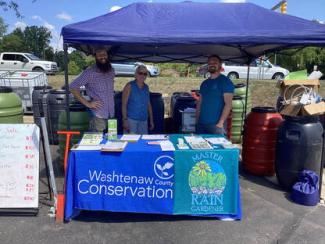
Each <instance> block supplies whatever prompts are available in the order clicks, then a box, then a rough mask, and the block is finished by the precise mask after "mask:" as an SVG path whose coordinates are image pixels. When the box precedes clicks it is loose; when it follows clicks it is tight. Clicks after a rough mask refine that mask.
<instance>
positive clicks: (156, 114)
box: [114, 92, 165, 134]
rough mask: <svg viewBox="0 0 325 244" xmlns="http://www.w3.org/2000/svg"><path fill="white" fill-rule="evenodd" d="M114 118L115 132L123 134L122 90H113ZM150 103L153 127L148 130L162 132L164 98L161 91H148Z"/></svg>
mask: <svg viewBox="0 0 325 244" xmlns="http://www.w3.org/2000/svg"><path fill="white" fill-rule="evenodd" d="M114 103H115V118H116V119H117V133H118V134H123V120H122V92H115V94H114ZM150 103H151V106H152V114H153V120H154V124H155V128H154V129H153V130H152V131H149V132H150V133H152V134H161V133H163V132H164V113H165V108H164V100H163V98H162V94H161V93H150Z"/></svg>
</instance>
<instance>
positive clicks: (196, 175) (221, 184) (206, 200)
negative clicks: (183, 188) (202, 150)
mask: <svg viewBox="0 0 325 244" xmlns="http://www.w3.org/2000/svg"><path fill="white" fill-rule="evenodd" d="M188 181H189V186H190V188H191V191H192V211H193V212H196V211H198V212H202V211H210V210H212V209H214V210H217V209H218V211H222V208H223V194H222V193H223V192H224V190H225V188H226V184H227V177H226V174H225V172H224V170H223V168H222V167H221V166H220V165H219V164H218V163H217V162H216V161H214V160H211V159H204V160H201V161H199V162H197V163H196V164H195V165H194V166H193V167H192V170H191V171H190V174H189V178H188Z"/></svg>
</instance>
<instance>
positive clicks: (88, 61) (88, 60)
mask: <svg viewBox="0 0 325 244" xmlns="http://www.w3.org/2000/svg"><path fill="white" fill-rule="evenodd" d="M85 62H86V67H89V66H91V65H93V64H95V63H96V61H95V57H94V56H92V55H89V56H87V57H86V58H85Z"/></svg>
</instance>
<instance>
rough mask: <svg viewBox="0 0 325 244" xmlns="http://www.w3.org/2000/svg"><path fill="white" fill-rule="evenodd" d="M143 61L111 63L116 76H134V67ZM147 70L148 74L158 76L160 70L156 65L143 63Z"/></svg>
mask: <svg viewBox="0 0 325 244" xmlns="http://www.w3.org/2000/svg"><path fill="white" fill-rule="evenodd" d="M141 64H143V63H140V62H123V63H112V66H113V68H114V70H115V74H116V75H117V76H134V72H135V69H136V68H137V67H138V66H139V65H141ZM143 65H145V66H146V67H147V69H148V71H149V76H151V77H153V76H158V75H159V74H160V70H159V68H158V67H157V66H154V65H147V64H143Z"/></svg>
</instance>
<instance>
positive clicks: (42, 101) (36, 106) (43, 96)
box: [32, 86, 52, 130]
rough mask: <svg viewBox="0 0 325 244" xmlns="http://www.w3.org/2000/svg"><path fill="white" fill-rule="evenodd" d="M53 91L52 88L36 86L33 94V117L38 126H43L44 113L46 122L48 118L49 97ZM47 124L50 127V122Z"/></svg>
mask: <svg viewBox="0 0 325 244" xmlns="http://www.w3.org/2000/svg"><path fill="white" fill-rule="evenodd" d="M51 90H52V87H51V86H34V89H33V93H32V104H33V117H34V123H35V124H37V125H38V126H41V113H43V116H44V117H45V120H47V118H48V114H47V111H48V108H47V96H48V94H49V92H50V91H51ZM46 124H47V125H48V121H46ZM48 130H49V128H48Z"/></svg>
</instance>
